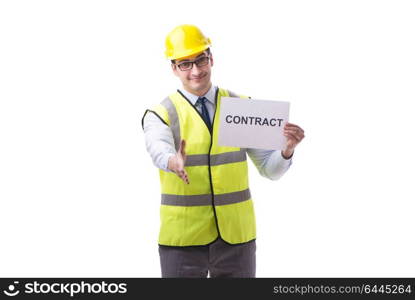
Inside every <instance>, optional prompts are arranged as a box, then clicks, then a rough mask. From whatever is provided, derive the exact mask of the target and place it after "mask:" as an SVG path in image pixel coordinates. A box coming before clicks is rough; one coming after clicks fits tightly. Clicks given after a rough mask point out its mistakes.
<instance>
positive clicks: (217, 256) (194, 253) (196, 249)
mask: <svg viewBox="0 0 415 300" xmlns="http://www.w3.org/2000/svg"><path fill="white" fill-rule="evenodd" d="M255 252H256V244H255V240H254V241H251V242H248V243H244V244H238V245H230V244H227V243H225V242H224V241H223V240H222V239H220V238H219V239H217V240H216V241H215V242H213V243H212V244H210V245H207V246H190V247H170V246H161V245H159V254H160V265H161V276H162V277H163V278H166V277H198V278H206V277H207V276H208V274H209V277H211V278H215V277H255V269H256V257H255Z"/></svg>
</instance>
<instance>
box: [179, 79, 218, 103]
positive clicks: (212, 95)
mask: <svg viewBox="0 0 415 300" xmlns="http://www.w3.org/2000/svg"><path fill="white" fill-rule="evenodd" d="M179 90H180V92H181V93H182V94H183V95H185V97H186V98H187V99H189V101H190V102H191V103H192V104H193V105H195V104H196V101H197V99H198V98H199V96H196V95H193V94H192V93H189V92H188V91H186V90H185V89H183V88H182V89H179ZM215 94H216V86H214V85H213V84H212V86H211V87H210V89H209V90H208V91H207V93H206V94H204V95H203V96H201V97H206V99H208V101H209V102H211V103H212V104H215V100H216V99H215Z"/></svg>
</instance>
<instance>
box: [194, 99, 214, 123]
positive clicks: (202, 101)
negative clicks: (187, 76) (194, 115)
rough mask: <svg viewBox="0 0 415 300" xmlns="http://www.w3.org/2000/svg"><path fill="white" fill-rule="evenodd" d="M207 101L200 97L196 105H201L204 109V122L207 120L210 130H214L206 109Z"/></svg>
mask: <svg viewBox="0 0 415 300" xmlns="http://www.w3.org/2000/svg"><path fill="white" fill-rule="evenodd" d="M206 101H207V99H206V98H205V97H199V98H198V99H197V101H196V105H197V104H200V106H201V107H202V117H203V120H205V122H206V125H207V126H208V128H209V130H212V124H211V123H210V117H209V112H208V110H207V107H206Z"/></svg>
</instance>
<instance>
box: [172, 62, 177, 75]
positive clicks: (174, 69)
mask: <svg viewBox="0 0 415 300" xmlns="http://www.w3.org/2000/svg"><path fill="white" fill-rule="evenodd" d="M171 69H172V71H173V74H174V75H176V76H178V75H177V66H176V65H175V64H171Z"/></svg>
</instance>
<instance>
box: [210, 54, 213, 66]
mask: <svg viewBox="0 0 415 300" xmlns="http://www.w3.org/2000/svg"><path fill="white" fill-rule="evenodd" d="M210 66H211V67H213V56H212V54H210Z"/></svg>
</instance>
